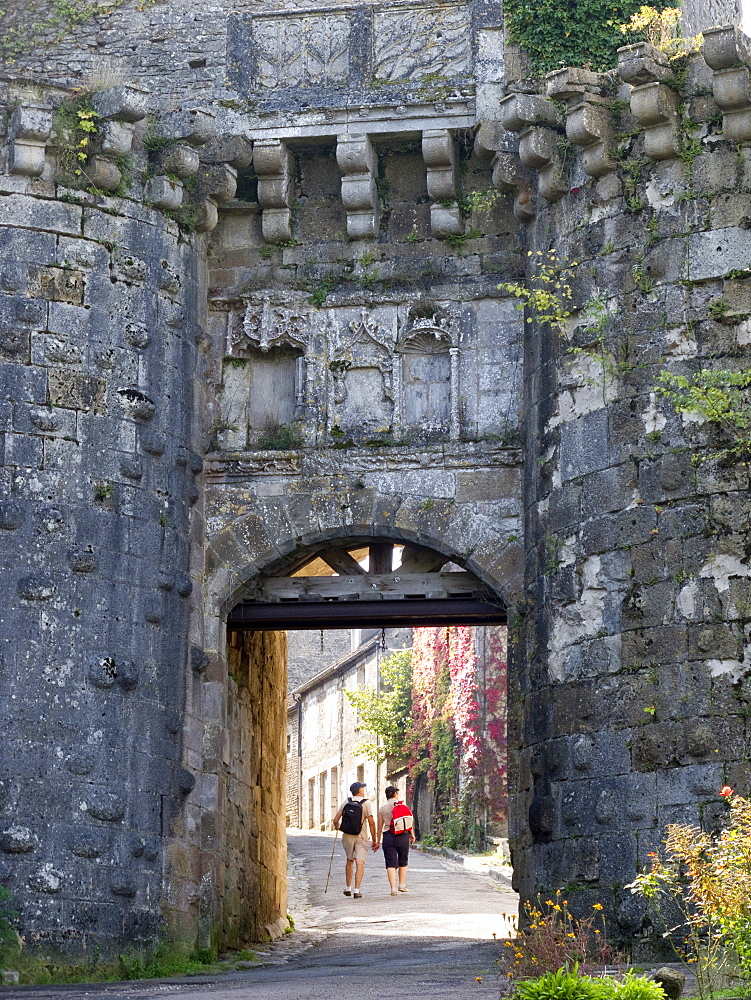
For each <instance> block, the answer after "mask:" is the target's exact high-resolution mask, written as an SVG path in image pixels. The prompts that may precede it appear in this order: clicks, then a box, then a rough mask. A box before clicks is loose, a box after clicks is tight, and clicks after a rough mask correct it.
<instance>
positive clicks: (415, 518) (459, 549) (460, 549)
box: [206, 488, 523, 650]
mask: <svg viewBox="0 0 751 1000" xmlns="http://www.w3.org/2000/svg"><path fill="white" fill-rule="evenodd" d="M216 520H218V518H217V519H216ZM369 538H389V539H392V540H394V541H402V542H407V543H409V542H413V543H418V544H419V545H422V546H424V547H426V548H429V549H433V550H435V551H437V552H440V553H441V554H443V555H445V556H446V557H447V559H450V560H452V561H453V562H456V563H457V564H458V565H460V566H462V567H463V568H464V569H466V570H468V571H469V572H470V573H473V574H474V575H475V576H477V578H478V579H479V580H481V581H482V582H483V583H485V584H486V585H487V586H488V587H489V588H490V589H491V590H492V591H493V592H494V593H495V594H497V595H498V596H499V597H500V598H501V599H502V600H503V601H504V603H506V604H507V605H508V604H510V603H513V600H514V598H515V596H516V595H517V594H519V593H520V592H521V588H522V567H523V563H522V547H521V542H520V541H519V540H517V539H513V540H509V539H508V538H507V537H505V535H504V534H502V533H500V532H499V530H498V526H497V524H494V523H493V521H492V520H491V519H490V518H488V517H485V516H483V515H482V514H481V513H478V512H477V511H475V510H472V509H470V508H469V507H468V505H464V504H461V503H454V502H451V501H447V500H436V501H433V502H432V505H431V506H430V507H429V508H428V509H426V504H425V502H424V501H420V500H418V499H417V498H415V497H411V496H405V495H401V494H398V493H383V492H380V491H378V490H374V489H367V488H364V489H356V488H355V489H345V490H342V491H341V492H340V491H336V492H334V491H333V490H331V489H328V490H320V491H317V492H313V493H306V494H294V495H292V496H286V497H274V498H269V499H261V498H257V499H256V500H255V501H254V503H253V509H252V510H248V511H245V512H244V513H242V514H241V515H240V516H238V517H237V518H235V519H230V518H229V517H228V518H227V519H226V523H224V524H223V525H222V527H221V528H220V530H219V531H218V532H217V533H216V534H215V535H214V536H213V537H212V538H211V540H210V543H209V545H208V548H207V554H206V574H207V591H206V594H207V607H206V610H207V619H208V620H207V644H208V645H209V646H210V647H211V648H213V649H215V650H217V649H221V635H220V632H221V629H222V623H223V621H224V620H226V616H227V614H228V613H229V611H230V610H231V609H232V607H233V606H234V605H235V604H236V603H237V601H238V600H239V598H240V597H241V595H242V591H243V588H244V587H245V585H246V584H247V583H248V582H249V581H250V580H252V579H253V578H254V577H255V576H256V575H257V574H259V573H263V572H264V571H267V570H269V569H271V568H272V567H274V568H278V567H282V566H283V565H284V563H285V562H286V561H291V557H294V556H297V555H299V554H300V553H302V552H303V551H308V552H310V553H311V554H313V553H315V551H317V549H320V548H322V547H324V546H325V544H326V543H327V542H329V541H331V540H332V539H351V540H353V541H357V540H359V539H369Z"/></svg>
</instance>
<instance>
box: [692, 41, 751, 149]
mask: <svg viewBox="0 0 751 1000" xmlns="http://www.w3.org/2000/svg"><path fill="white" fill-rule="evenodd" d="M702 54H703V55H704V61H705V62H706V63H707V65H708V66H709V67H710V69H712V70H713V76H712V92H713V93H714V99H715V101H716V102H717V104H718V106H719V107H720V108H721V109H722V113H723V114H722V131H723V138H725V139H729V140H730V141H731V142H748V141H749V139H751V71H750V70H749V67H751V41H750V40H749V39H748V38H747V37H746V35H744V34H743V32H742V31H741V30H740V28H736V27H735V26H734V25H726V26H724V27H721V28H709V29H708V30H707V31H706V32H705V33H704V44H703V46H702Z"/></svg>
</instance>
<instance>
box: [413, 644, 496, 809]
mask: <svg viewBox="0 0 751 1000" xmlns="http://www.w3.org/2000/svg"><path fill="white" fill-rule="evenodd" d="M506 648H507V646H506V629H505V628H503V627H501V626H498V627H486V628H478V629H475V628H472V627H470V626H451V627H449V628H417V629H415V630H414V632H413V636H412V721H413V725H412V731H411V733H410V736H409V740H408V747H409V751H410V760H409V774H410V779H411V780H412V781H413V782H414V780H415V778H416V777H417V776H418V775H420V774H426V775H427V778H428V781H429V783H430V787H431V788H432V789H433V790H434V791H437V792H439V793H442V794H443V795H446V794H447V793H448V795H449V797H450V798H451V799H453V803H454V805H456V804H457V803H460V802H461V803H463V804H464V805H465V806H466V805H468V804H471V805H472V806H473V807H474V811H475V812H477V811H479V810H487V814H488V819H489V820H490V821H491V822H494V823H499V822H503V821H505V818H506V812H507V785H506V746H507V734H506V692H507V687H506ZM452 755H453V756H452ZM452 772H453V773H452ZM451 785H453V787H450V786H451ZM447 804H448V803H444V805H447Z"/></svg>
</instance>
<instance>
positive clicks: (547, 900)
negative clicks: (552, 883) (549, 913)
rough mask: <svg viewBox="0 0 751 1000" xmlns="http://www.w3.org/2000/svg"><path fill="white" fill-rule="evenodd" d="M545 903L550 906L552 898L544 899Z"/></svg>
mask: <svg viewBox="0 0 751 1000" xmlns="http://www.w3.org/2000/svg"><path fill="white" fill-rule="evenodd" d="M545 905H546V906H552V905H553V900H552V899H546V900H545Z"/></svg>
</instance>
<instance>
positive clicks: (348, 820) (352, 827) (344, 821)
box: [339, 798, 364, 836]
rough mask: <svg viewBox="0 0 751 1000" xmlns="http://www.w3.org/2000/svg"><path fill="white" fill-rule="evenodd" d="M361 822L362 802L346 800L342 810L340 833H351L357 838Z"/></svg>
mask: <svg viewBox="0 0 751 1000" xmlns="http://www.w3.org/2000/svg"><path fill="white" fill-rule="evenodd" d="M363 822H364V821H363V815H362V802H355V800H354V799H351V798H350V799H347V801H346V802H345V804H344V807H343V809H342V818H341V820H340V822H339V829H340V830H341V831H342V833H352V834H354V835H355V836H359V835H360V830H362V824H363Z"/></svg>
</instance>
